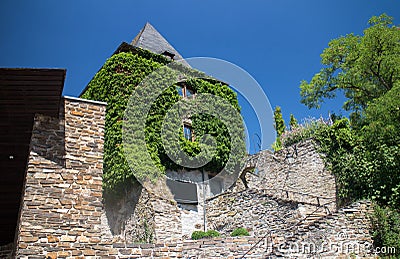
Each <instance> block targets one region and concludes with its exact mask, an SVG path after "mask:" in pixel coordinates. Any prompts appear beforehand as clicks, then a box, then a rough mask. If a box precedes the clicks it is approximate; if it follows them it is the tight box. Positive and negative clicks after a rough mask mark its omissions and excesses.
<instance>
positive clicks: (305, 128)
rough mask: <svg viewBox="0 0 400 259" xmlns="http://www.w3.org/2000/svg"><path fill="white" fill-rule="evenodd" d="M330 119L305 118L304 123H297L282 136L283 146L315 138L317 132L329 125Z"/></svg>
mask: <svg viewBox="0 0 400 259" xmlns="http://www.w3.org/2000/svg"><path fill="white" fill-rule="evenodd" d="M329 124H330V121H329V120H327V121H325V120H324V119H322V118H321V119H318V120H316V119H305V120H304V122H303V123H302V124H297V126H296V127H294V128H292V129H291V130H289V131H285V132H284V133H283V134H282V136H281V141H282V146H284V147H288V146H290V145H293V144H296V143H299V142H301V141H304V140H306V139H309V138H313V137H314V136H315V134H316V133H317V132H319V131H321V130H323V128H325V127H329Z"/></svg>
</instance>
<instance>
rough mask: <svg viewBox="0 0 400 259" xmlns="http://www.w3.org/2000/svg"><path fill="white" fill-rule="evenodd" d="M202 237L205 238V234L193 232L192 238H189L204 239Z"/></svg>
mask: <svg viewBox="0 0 400 259" xmlns="http://www.w3.org/2000/svg"><path fill="white" fill-rule="evenodd" d="M204 237H206V232H204V231H200V230H198V231H194V232H193V233H192V236H191V238H192V239H193V240H197V239H201V238H204Z"/></svg>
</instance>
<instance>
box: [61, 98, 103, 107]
mask: <svg viewBox="0 0 400 259" xmlns="http://www.w3.org/2000/svg"><path fill="white" fill-rule="evenodd" d="M63 98H64V99H66V100H71V101H78V102H85V103H92V104H97V105H102V106H106V105H107V103H106V102H100V101H93V100H88V99H82V98H78V97H72V96H63Z"/></svg>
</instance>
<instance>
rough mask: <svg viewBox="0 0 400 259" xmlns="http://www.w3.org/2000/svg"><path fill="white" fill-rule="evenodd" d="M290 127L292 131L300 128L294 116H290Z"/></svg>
mask: <svg viewBox="0 0 400 259" xmlns="http://www.w3.org/2000/svg"><path fill="white" fill-rule="evenodd" d="M289 125H290V130H293V129H295V128H297V127H298V126H299V123H298V122H297V120H296V118H295V117H294V115H293V114H290V121H289Z"/></svg>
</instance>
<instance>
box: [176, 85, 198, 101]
mask: <svg viewBox="0 0 400 259" xmlns="http://www.w3.org/2000/svg"><path fill="white" fill-rule="evenodd" d="M176 90H177V91H178V94H179V95H180V96H182V97H186V98H191V97H194V95H195V92H194V90H193V89H192V88H191V87H189V86H187V85H185V84H182V83H181V84H178V85H177V86H176Z"/></svg>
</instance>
